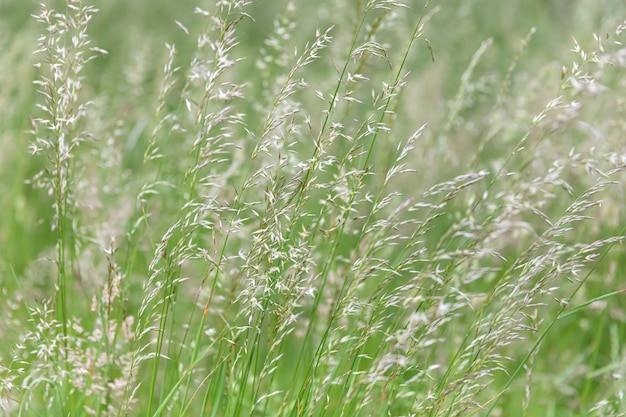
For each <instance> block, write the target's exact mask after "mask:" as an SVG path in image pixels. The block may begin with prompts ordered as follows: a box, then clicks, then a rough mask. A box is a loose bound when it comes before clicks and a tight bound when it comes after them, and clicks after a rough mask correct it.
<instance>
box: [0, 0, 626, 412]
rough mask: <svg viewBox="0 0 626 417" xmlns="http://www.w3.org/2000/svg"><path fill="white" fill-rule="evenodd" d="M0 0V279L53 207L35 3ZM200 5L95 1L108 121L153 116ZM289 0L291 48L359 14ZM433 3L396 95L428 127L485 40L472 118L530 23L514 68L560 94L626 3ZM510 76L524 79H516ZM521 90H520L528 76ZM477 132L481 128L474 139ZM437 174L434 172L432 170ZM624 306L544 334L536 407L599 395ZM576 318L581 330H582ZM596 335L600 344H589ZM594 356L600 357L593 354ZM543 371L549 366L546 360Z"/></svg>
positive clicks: (258, 18)
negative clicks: (169, 66) (43, 185)
mask: <svg viewBox="0 0 626 417" xmlns="http://www.w3.org/2000/svg"><path fill="white" fill-rule="evenodd" d="M0 1H1V2H0V178H2V181H1V182H0V207H2V208H3V215H2V216H0V254H1V257H0V273H1V274H2V275H1V278H0V280H1V281H2V285H3V287H6V286H10V285H12V284H11V282H12V281H13V276H17V277H20V276H22V274H23V273H24V271H25V270H26V269H27V268H28V267H30V266H31V265H32V264H33V262H34V261H35V260H36V259H37V258H39V257H41V256H42V255H43V254H45V253H46V251H47V250H49V248H50V246H51V245H53V242H54V235H53V233H52V232H51V231H50V227H49V218H47V216H49V215H50V214H49V213H50V199H49V197H48V196H47V195H46V194H45V193H44V192H43V191H41V190H34V189H33V188H32V186H31V185H29V184H27V183H26V180H28V179H30V178H31V177H32V176H33V175H34V174H35V173H36V172H37V171H38V170H39V169H40V168H41V166H40V164H41V160H40V159H35V158H31V157H30V156H29V155H28V144H29V142H30V141H31V136H30V135H29V134H28V133H26V130H28V129H29V128H30V117H31V115H33V114H34V113H35V112H36V110H35V104H36V103H38V102H39V100H40V98H39V97H38V95H37V93H36V89H35V86H33V84H32V81H33V80H34V79H35V78H36V76H37V74H36V72H35V70H34V69H33V67H32V64H33V62H34V60H35V58H33V56H32V51H33V50H34V49H36V41H37V37H38V36H39V34H40V33H41V31H42V30H43V28H42V27H41V25H39V24H37V23H36V22H35V21H34V19H32V18H31V17H30V15H31V14H33V13H37V12H38V2H36V1H29V0H14V1H9V0H0ZM49 3H50V4H51V7H53V8H54V7H57V8H62V7H64V6H63V3H62V2H58V1H57V2H49ZM203 3H204V2H202V1H192V0H176V1H166V0H132V1H129V0H108V1H104V2H94V4H95V5H96V6H97V7H98V8H99V9H100V13H99V15H98V16H97V17H96V18H95V19H94V21H93V24H92V25H91V27H90V32H89V36H90V37H91V39H92V42H93V45H94V46H98V47H100V48H103V49H105V50H107V51H108V52H109V54H108V55H107V56H106V57H102V58H99V59H98V60H97V61H95V62H94V63H92V64H90V65H89V66H88V67H87V68H86V70H85V73H84V75H85V77H86V79H87V80H88V81H87V82H86V83H85V86H86V90H87V95H90V96H93V97H96V98H100V99H101V100H102V101H101V103H100V104H99V105H102V106H106V107H107V108H108V109H109V111H111V112H113V114H112V116H111V119H110V120H115V119H125V118H131V119H132V120H126V122H127V123H128V124H129V125H130V126H134V127H140V126H141V125H142V120H143V119H142V118H148V117H150V116H151V115H152V113H153V111H154V108H153V106H154V102H155V101H156V97H157V94H158V83H159V82H160V78H161V74H162V67H163V64H164V62H165V59H166V57H167V51H166V49H165V47H164V45H165V43H166V42H167V43H173V44H175V45H176V47H177V50H178V54H179V56H180V59H181V61H183V60H185V57H190V56H191V55H192V54H193V52H194V51H195V49H196V48H195V41H194V40H193V39H189V38H188V37H187V35H186V34H185V33H184V32H183V31H182V30H181V29H180V28H179V27H178V26H177V25H176V24H175V20H178V21H180V22H181V23H183V24H184V25H185V26H186V27H188V28H189V29H190V30H191V31H192V32H193V31H198V30H199V29H200V28H201V25H203V24H204V20H202V19H200V18H198V16H194V15H193V13H192V12H193V8H194V6H196V5H198V6H200V7H202V4H203ZM295 3H296V5H297V7H296V10H297V13H298V14H299V16H298V17H297V20H298V28H297V31H296V33H295V36H297V38H294V39H293V40H292V42H293V44H294V45H295V46H297V45H303V44H304V43H305V42H306V41H308V40H310V39H311V38H312V37H313V36H314V31H315V29H316V28H325V27H327V26H329V25H332V24H334V25H336V26H337V27H336V28H335V30H334V32H333V33H337V34H338V35H337V36H338V38H339V39H341V36H342V35H340V34H341V33H343V32H348V31H347V30H346V31H343V32H342V30H343V29H347V28H350V27H352V25H353V24H354V22H353V21H352V20H351V19H353V16H354V13H353V11H352V9H353V7H354V5H355V4H356V2H354V1H347V0H343V1H322V0H319V1H311V0H299V1H296V2H295ZM414 3H415V6H414V8H413V10H408V11H407V14H406V19H409V20H411V19H415V17H416V16H417V14H418V10H420V8H421V7H422V2H414ZM209 4H212V2H209ZM284 7H285V2H283V1H278V0H265V1H255V2H252V4H251V5H250V6H249V9H248V10H249V13H250V15H251V16H253V17H254V20H248V19H246V20H245V21H243V22H242V24H241V25H240V27H238V38H239V40H240V41H241V43H242V47H241V48H239V49H238V51H239V52H238V53H239V54H241V55H242V56H246V57H248V58H249V59H248V62H245V63H244V64H243V65H242V66H241V68H242V71H254V68H253V65H254V57H255V56H256V55H258V50H259V48H261V47H262V46H263V41H264V39H266V37H267V36H269V34H270V33H271V31H272V27H273V21H274V20H275V19H276V16H277V14H278V13H279V12H281V11H282V10H283V9H284ZM431 9H433V10H437V11H436V13H434V14H433V15H432V18H431V20H430V21H429V22H428V23H427V26H426V28H425V35H424V37H425V38H427V39H428V40H429V42H430V45H432V49H433V55H434V59H435V62H434V63H433V62H432V60H431V57H430V52H429V50H428V48H427V46H426V44H425V43H424V42H419V43H418V44H417V46H416V53H414V54H413V55H412V56H411V62H410V63H409V65H408V68H410V70H411V71H412V77H413V80H418V81H416V82H415V83H414V84H415V85H414V86H412V87H411V88H410V89H409V90H408V92H407V93H406V94H405V96H404V97H403V100H404V101H405V103H408V104H407V105H406V107H405V109H404V111H405V112H410V113H411V114H412V119H413V120H414V121H415V125H420V124H423V123H429V125H431V126H434V128H433V129H434V130H435V134H436V133H437V132H436V130H437V129H438V126H442V125H443V124H445V121H446V118H447V116H448V114H449V111H450V107H451V102H452V101H453V100H454V97H455V94H456V93H457V91H458V89H459V86H460V85H461V76H462V74H463V72H464V71H465V69H466V68H467V65H468V63H469V62H470V60H471V57H472V56H473V54H474V53H475V51H476V50H477V49H478V48H479V47H480V45H481V43H482V42H484V41H485V40H486V39H489V38H491V39H493V45H492V46H491V48H490V49H488V50H487V51H486V52H485V54H484V55H483V57H482V59H481V60H480V62H479V63H478V65H477V68H476V69H475V71H474V72H475V74H477V75H476V76H475V78H476V79H479V81H480V79H481V78H482V79H484V80H483V81H484V82H483V83H482V85H484V90H481V89H480V86H481V82H477V88H478V90H477V91H475V93H474V97H473V102H472V103H471V105H467V106H464V107H463V109H462V113H463V115H464V116H466V117H468V118H469V117H470V116H472V115H481V114H486V113H487V112H488V111H489V110H490V109H491V107H492V105H493V96H494V94H495V93H496V92H497V91H496V90H497V88H498V86H499V85H500V82H501V81H502V79H503V78H504V76H505V73H506V71H507V68H508V67H509V65H510V64H511V62H512V61H513V60H514V59H515V56H516V54H517V53H518V51H519V49H520V45H521V43H522V40H523V39H524V38H525V37H526V36H527V34H528V33H529V31H530V30H531V28H533V27H534V28H535V29H536V33H535V34H534V36H533V37H532V39H531V41H530V44H529V45H528V47H527V48H526V50H525V51H524V53H523V56H522V58H521V59H520V61H519V65H518V67H517V68H516V70H515V71H516V73H520V74H523V73H526V74H530V78H534V79H535V80H545V81H546V83H545V84H543V85H542V84H541V82H543V81H541V82H540V83H539V84H532V85H531V84H529V89H541V88H543V89H544V90H545V91H547V92H549V94H547V96H548V97H554V96H556V95H558V93H559V90H558V89H559V85H560V75H561V74H560V71H561V67H562V66H563V65H570V63H571V60H572V59H573V56H572V52H571V47H572V45H573V41H572V38H573V37H575V38H576V39H578V40H579V42H580V43H581V44H582V45H583V46H586V47H593V45H594V44H593V38H592V36H591V35H592V33H597V34H599V35H600V36H605V34H607V33H611V32H612V31H613V30H614V29H615V27H616V26H617V25H618V24H620V23H622V22H623V21H624V19H625V18H626V2H625V1H623V0H446V1H436V0H435V1H433V2H432V3H431ZM403 46H404V45H399V47H403ZM391 47H393V45H391ZM326 64H329V62H326ZM517 82H520V83H521V82H523V79H522V81H520V80H518V81H517ZM517 88H521V89H523V86H522V87H520V86H519V85H518V86H517ZM251 94H252V95H255V94H256V95H262V94H263V92H262V91H253V92H252V93H251ZM542 99H543V97H541V98H540V99H539V100H538V102H537V103H534V102H531V103H530V104H529V106H528V107H527V108H525V111H526V112H528V113H529V114H532V113H533V112H534V111H537V110H539V109H541V108H542V106H543V105H545V102H544V101H543V100H542ZM520 111H521V110H520ZM411 128H412V127H411ZM411 128H407V130H410V129H411ZM441 130H442V133H441V134H442V135H444V133H445V135H446V142H445V143H446V144H448V146H459V148H458V152H459V153H463V152H466V151H467V149H466V147H467V148H470V149H471V148H472V146H473V145H475V143H476V142H475V141H474V140H473V139H476V140H478V139H479V134H478V133H476V132H472V131H471V129H467V130H463V129H460V130H459V131H454V129H452V131H446V132H443V130H445V129H441ZM455 135H458V136H459V137H461V136H463V137H465V136H469V137H470V138H471V139H472V140H470V141H469V142H467V141H466V142H463V141H455V140H454V138H455V137H456V136H455ZM472 135H477V136H476V137H475V138H473V137H472ZM450 144H453V145H450ZM141 156H142V150H141V149H139V150H132V149H131V150H129V152H128V154H127V155H125V156H124V158H125V167H126V169H128V171H129V175H132V172H133V170H134V169H135V167H136V165H137V164H140V163H141ZM447 162H450V161H447ZM441 165H442V168H441V170H442V171H444V170H449V171H450V173H451V174H456V173H458V172H462V171H465V170H467V166H458V167H456V166H454V164H449V163H445V162H444V163H442V164H441ZM441 176H442V175H441V173H438V177H441ZM444 177H445V175H444ZM409 186H410V185H409ZM616 216H618V218H617V219H613V223H617V225H619V224H622V223H623V221H624V220H625V217H624V213H623V212H622V213H617V214H616ZM604 226H606V225H605V224H603V227H604ZM442 227H445V225H443V226H442ZM616 232H617V231H616ZM621 259H622V262H621V263H618V264H611V265H609V266H608V267H607V268H606V269H607V272H606V273H607V283H608V284H607V283H603V282H597V283H593V284H591V285H590V286H589V288H588V292H587V293H586V294H587V296H588V297H596V296H598V295H599V294H602V293H605V292H607V291H610V290H614V289H616V288H608V289H607V288H606V285H613V284H614V283H615V280H614V278H613V277H614V274H615V270H618V271H619V270H622V271H623V270H625V268H626V260H625V259H624V257H623V251H622V258H621ZM611 268H612V270H611ZM624 305H626V303H624V301H623V300H622V301H621V302H619V303H618V304H617V305H616V306H615V308H613V309H607V310H602V311H601V312H598V313H597V316H594V314H595V313H593V312H592V313H591V314H590V315H588V316H586V317H584V318H583V319H582V320H579V319H577V318H571V319H568V320H566V321H565V322H563V323H562V324H560V327H559V329H558V331H557V332H556V333H554V334H552V335H551V337H550V338H549V340H546V342H545V345H546V346H547V347H546V354H545V356H544V357H543V358H542V359H541V361H540V362H541V363H542V364H543V365H544V366H551V365H553V366H554V376H555V379H554V380H552V381H549V382H548V383H546V384H545V385H543V387H544V388H543V389H545V390H547V392H549V391H550V390H552V391H553V392H555V393H557V392H558V393H559V395H560V397H559V398H561V399H564V400H563V401H561V402H558V403H548V404H541V405H542V406H543V405H545V406H546V407H547V408H546V409H545V410H543V409H542V408H540V407H537V409H536V411H535V413H536V414H534V415H542V414H540V413H541V411H545V414H543V415H556V416H558V415H568V414H567V410H568V409H573V408H575V407H577V406H580V405H581V404H580V402H579V400H580V399H579V398H578V393H579V392H581V391H584V390H587V391H589V390H592V391H594V390H595V391H597V393H598V395H600V396H601V395H603V394H605V392H603V389H604V382H603V380H601V379H593V378H591V379H588V380H584V379H583V378H582V377H581V374H580V372H579V369H577V368H576V366H579V365H580V364H581V363H585V362H588V361H591V360H593V361H596V362H597V363H598V364H600V365H602V364H603V363H610V362H611V361H614V360H615V357H616V356H615V355H617V356H618V357H619V355H620V354H621V348H620V347H618V348H616V347H615V345H617V344H621V340H624V337H626V333H625V327H624V322H625V320H626V319H625V317H624V311H623V306H624ZM580 328H584V329H586V330H588V331H586V332H585V333H584V336H581V337H579V334H580V330H579V329H580ZM562 340H567V341H568V347H569V348H571V349H572V352H580V357H577V359H578V360H579V361H578V362H576V361H573V362H570V363H563V358H562V357H565V358H568V359H569V360H572V358H570V357H569V356H568V355H565V356H563V354H562V352H561V351H560V350H558V349H556V350H550V349H549V346H550V344H551V343H554V344H556V345H559V342H560V341H562ZM598 344H601V345H602V346H603V348H602V349H595V348H594V347H595V346H597V345H598ZM597 352H600V353H599V354H598V353H597ZM592 354H593V355H595V356H594V357H590V356H589V355H592ZM618 359H619V358H618ZM570 365H571V367H570ZM546 373H547V374H550V373H551V370H547V372H546ZM544 382H545V381H544ZM517 395H518V394H513V395H512V396H513V397H514V398H511V402H512V403H515V404H518V403H519V402H520V398H515V397H516V396H517ZM590 397H592V396H590ZM585 400H586V399H585ZM586 405H588V404H586Z"/></svg>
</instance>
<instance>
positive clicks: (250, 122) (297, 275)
mask: <svg viewBox="0 0 626 417" xmlns="http://www.w3.org/2000/svg"><path fill="white" fill-rule="evenodd" d="M102 7H106V6H102ZM301 7H304V6H303V5H301V4H300V3H298V2H296V1H291V0H289V1H286V3H285V8H284V9H283V10H281V11H280V15H279V16H277V17H276V19H275V21H274V24H273V26H271V27H272V29H268V30H269V31H270V32H269V34H266V36H264V37H263V39H264V41H263V46H262V47H260V49H259V52H256V51H255V52H251V50H252V48H253V45H254V41H253V40H251V39H249V38H246V34H247V36H250V34H251V33H254V31H255V30H256V29H255V28H256V27H257V26H256V25H258V24H259V23H258V22H257V21H256V20H255V15H254V14H253V11H254V10H255V9H254V5H253V4H250V3H249V2H247V1H243V0H223V1H218V2H215V4H210V5H209V6H195V8H194V9H193V15H190V14H187V15H185V19H181V20H175V22H174V24H173V26H174V27H176V28H177V30H179V31H181V32H182V33H183V34H184V36H185V37H187V38H188V39H189V44H192V45H193V48H190V47H189V46H185V45H178V44H174V43H168V44H166V47H165V50H164V55H163V58H162V61H161V62H160V63H159V65H162V71H161V74H160V76H159V78H158V81H157V82H155V84H153V85H152V84H149V83H148V81H144V82H145V84H146V85H145V86H141V85H140V84H141V79H142V77H141V74H142V73H143V72H142V71H139V72H137V73H136V74H135V73H134V72H132V69H129V68H130V67H126V69H125V71H126V73H127V74H128V73H133V74H135V75H136V76H133V77H130V78H129V80H127V81H120V82H121V83H124V82H126V83H128V85H127V87H128V92H129V93H128V95H129V97H128V100H129V103H136V102H135V100H136V98H137V95H136V93H137V91H139V90H142V91H148V90H149V88H148V87H149V86H150V87H153V90H154V92H153V93H146V94H149V95H150V98H151V99H150V100H146V102H145V103H142V107H141V108H137V109H133V108H131V107H132V106H131V107H128V108H126V109H125V110H123V111H120V110H119V109H118V108H113V107H115V106H114V105H113V104H114V103H121V102H124V96H123V92H124V89H122V91H108V90H103V91H99V92H97V90H94V89H91V88H90V87H89V82H90V81H91V77H93V76H95V75H94V74H95V73H93V72H92V73H90V72H89V67H90V66H91V67H93V66H94V65H95V62H91V61H93V60H96V62H98V60H101V59H106V58H105V57H106V56H107V52H106V51H104V50H102V49H100V48H99V47H98V46H96V45H94V44H92V41H93V39H92V38H91V37H90V35H89V30H90V25H91V24H92V20H94V19H97V18H98V16H97V10H96V9H95V8H94V7H93V6H91V5H89V4H87V3H86V2H82V1H69V2H67V3H65V7H64V8H63V10H64V11H62V12H56V11H53V10H51V9H50V8H48V6H45V5H42V9H41V11H40V13H38V14H36V15H35V19H36V20H37V21H38V22H39V23H40V24H41V28H42V29H41V30H42V33H43V34H42V35H41V37H40V38H39V41H38V47H37V48H36V49H37V53H38V56H39V57H40V61H41V62H39V63H37V64H36V70H37V74H38V75H37V80H36V81H35V84H36V86H37V89H38V92H39V97H40V98H39V100H40V101H39V103H40V104H39V105H38V106H37V107H38V110H37V109H33V110H32V111H33V118H32V129H31V131H30V134H31V135H32V140H31V146H30V150H31V153H33V154H34V155H35V157H37V158H39V162H38V164H39V166H40V167H41V169H40V171H39V173H37V174H35V175H34V176H32V177H31V178H29V179H28V181H29V183H30V184H32V185H33V186H34V187H35V188H36V189H39V190H43V191H44V192H45V193H46V194H47V195H48V198H49V205H48V207H49V208H48V211H47V213H49V214H48V217H46V224H48V225H49V226H50V229H51V230H52V231H53V232H54V244H53V245H52V246H53V248H50V247H45V248H43V249H42V253H41V258H42V260H39V261H36V262H35V261H34V262H32V266H31V267H30V268H29V269H26V270H25V271H23V272H20V273H19V274H18V273H16V274H15V277H14V281H15V285H12V286H11V287H10V289H7V290H6V291H5V293H6V294H5V295H7V297H6V298H7V299H6V301H5V302H4V303H5V304H6V311H7V319H6V320H5V322H4V323H3V324H2V327H0V334H3V335H6V334H14V333H15V332H16V331H17V329H19V328H20V327H25V328H24V329H21V331H19V333H18V336H16V337H15V340H12V342H13V347H12V349H11V350H10V351H6V350H3V351H2V352H1V353H0V355H1V356H0V357H2V358H3V359H5V357H8V358H9V360H8V361H6V365H2V368H0V371H1V372H2V383H1V384H0V400H1V402H0V405H1V406H2V407H3V410H4V411H5V413H6V414H7V415H44V414H47V413H53V414H55V415H73V416H74V415H75V416H82V415H97V416H119V415H147V416H159V415H179V416H183V415H199V416H212V417H213V416H222V415H224V416H227V415H232V416H242V415H250V416H257V415H258V416H265V415H277V416H366V415H367V416H369V415H382V416H391V415H398V416H409V415H411V416H461V415H474V414H478V415H502V414H503V413H504V414H506V415H531V414H536V413H537V410H543V409H544V408H546V407H548V408H549V409H551V410H567V409H569V410H570V411H571V410H574V411H572V412H575V413H578V414H585V413H591V414H593V415H618V414H619V412H620V411H619V410H621V409H623V407H622V406H623V404H622V392H623V386H622V385H620V379H619V375H621V371H622V369H623V366H624V360H623V349H622V348H621V346H620V344H619V340H620V337H619V336H620V332H621V331H622V330H623V321H624V320H623V317H620V316H619V309H618V308H617V307H610V305H614V306H619V305H620V303H619V302H615V299H619V297H620V294H621V291H622V290H623V289H622V288H620V287H619V285H620V284H619V280H618V279H617V277H618V276H619V274H618V272H617V271H618V270H619V266H620V262H621V261H620V259H621V258H623V250H622V249H621V246H620V244H621V242H622V239H623V236H624V230H623V229H622V228H621V227H622V226H621V224H622V223H623V222H621V219H623V215H621V214H620V211H619V207H620V205H621V204H623V202H624V201H623V191H624V190H623V186H624V173H623V171H624V168H625V167H626V153H625V150H624V145H623V143H622V142H621V140H622V139H623V134H624V126H623V122H621V118H620V117H621V113H620V111H621V108H622V107H623V106H622V105H623V103H622V101H623V100H622V99H621V96H622V95H623V90H624V85H623V83H622V82H621V78H620V74H622V73H623V71H624V68H625V67H626V63H625V61H624V48H623V47H622V44H621V43H620V42H621V41H620V40H621V39H623V33H622V32H623V30H624V24H623V25H620V26H618V28H617V30H616V31H615V32H614V33H612V34H610V35H607V37H608V39H606V38H603V37H601V36H594V41H595V45H594V46H593V50H591V52H590V51H589V50H585V48H583V47H582V46H581V45H580V44H579V43H578V42H575V43H574V47H573V52H574V54H575V57H576V58H575V59H576V60H575V61H574V62H573V63H572V64H571V65H570V66H565V67H563V68H562V70H561V69H559V71H557V72H554V71H553V72H551V71H547V72H545V73H543V74H542V73H537V74H532V76H530V77H529V75H528V74H527V73H524V72H521V71H518V65H519V63H520V62H521V61H522V60H523V59H524V54H525V53H527V51H528V50H529V49H530V48H532V36H533V34H534V33H535V30H534V29H533V30H531V31H530V32H529V35H528V36H527V37H526V38H525V39H523V40H522V46H521V47H520V49H519V51H518V53H517V55H513V56H512V59H511V62H512V63H510V64H509V65H508V70H506V71H505V72H504V73H503V74H502V77H501V80H499V81H498V77H497V76H496V75H494V74H489V76H480V77H478V78H477V77H476V76H475V74H476V73H477V72H478V71H479V69H480V63H481V60H482V59H483V57H484V56H486V54H488V52H489V48H490V47H492V41H486V42H483V43H482V44H480V46H479V47H478V49H477V51H476V52H475V53H474V55H473V58H471V59H469V60H468V67H467V69H466V70H465V71H463V72H462V75H461V76H460V84H459V88H458V92H457V93H456V94H455V95H454V96H453V98H452V100H451V101H450V104H449V105H447V106H445V111H443V112H441V114H440V116H439V117H438V118H437V117H433V121H434V123H430V124H428V123H426V122H427V120H426V119H427V118H426V117H424V118H422V117H420V115H419V109H420V106H423V104H419V105H418V104H416V103H422V101H421V99H420V97H419V96H417V97H416V96H414V95H413V94H412V92H413V91H415V90H414V85H416V84H417V85H421V84H423V83H424V81H423V80H420V78H419V76H418V75H417V74H414V73H412V71H411V69H412V67H414V66H415V67H419V66H420V65H424V64H423V63H422V61H423V62H427V63H428V65H437V62H438V61H439V60H440V59H441V58H439V57H440V56H441V53H440V52H439V50H437V48H436V47H433V45H435V46H436V37H435V36H436V35H437V32H436V31H435V30H433V31H432V33H431V30H430V29H429V22H431V20H432V19H434V16H435V15H436V13H443V11H440V10H439V9H438V8H437V7H434V5H431V2H430V1H426V2H425V4H422V5H420V6H419V7H417V6H416V5H414V4H408V3H407V4H405V3H403V2H400V1H390V0H373V1H368V2H362V1H356V2H354V4H351V5H350V7H349V8H346V9H345V10H344V8H345V7H346V6H345V5H339V6H337V7H336V9H335V10H334V12H335V13H336V16H334V17H336V19H333V20H334V22H332V23H329V24H328V25H327V26H320V28H319V29H317V30H315V29H312V30H311V32H310V33H308V34H306V36H304V37H302V36H300V35H299V34H298V32H299V24H301V21H300V20H299V18H300V16H299V13H298V11H299V10H300V9H299V8H301ZM319 7H320V8H321V9H323V8H324V7H325V6H324V4H321V5H320V6H319ZM59 10H60V9H59ZM442 10H443V9H442ZM322 12H324V10H322ZM325 12H326V13H329V11H328V10H326V11H325ZM341 18H345V20H342V19H341ZM342 22H343V23H342ZM345 22H349V23H345ZM268 27H269V26H268ZM111 55H113V54H111ZM102 56H104V57H102ZM444 59H445V58H444ZM433 61H434V62H433ZM129 65H130V64H129ZM133 65H134V64H133ZM141 65H142V66H145V65H148V64H147V63H145V62H144V63H142V64H141ZM88 75H89V76H88ZM426 82H427V81H426ZM545 85H551V86H553V87H554V88H553V89H552V91H549V90H548V89H546V88H545ZM481 95H483V97H480V96H481ZM481 100H482V101H484V102H482V103H481ZM620 106H622V107H620ZM424 114H430V113H429V112H424ZM598 138H602V139H603V140H602V141H600V142H599V141H598ZM620 250H621V252H620ZM620 257H621V258H620ZM621 264H623V262H621ZM42 277H43V279H42ZM41 281H43V282H44V283H42V284H38V286H39V287H40V288H35V287H36V286H37V285H35V284H33V282H41ZM46 281H47V282H52V283H53V284H52V285H50V284H45V282H46ZM35 290H36V291H35ZM33 294H41V295H39V296H40V297H41V299H40V300H39V301H37V300H35V299H34V298H33ZM10 296H14V297H17V298H16V300H13V299H12V298H11V297H10ZM614 302H615V304H609V303H614ZM592 306H593V307H594V308H593V309H592ZM578 315H581V316H582V318H581V319H580V327H582V328H583V330H584V331H583V332H582V334H583V335H584V338H585V339H587V338H588V337H590V338H592V345H591V347H584V348H581V350H577V348H578V347H579V346H568V345H567V344H568V343H567V342H565V343H557V342H558V338H559V334H560V333H563V334H566V335H567V337H565V336H563V337H564V338H565V339H568V340H570V341H571V340H576V337H577V335H578V334H579V333H580V329H578V328H577V326H579V325H578V324H576V323H573V322H571V320H573V319H574V318H576V317H577V316H578ZM598 315H600V317H601V318H600V320H601V322H605V321H610V322H611V327H610V329H611V330H610V333H609V336H607V337H609V338H610V348H609V349H607V348H606V347H605V345H604V343H603V338H604V337H605V336H604V331H603V328H602V327H601V326H595V325H594V324H593V321H594V320H597V319H598V318H597V316H598ZM622 316H623V315H622ZM562 323H563V324H562ZM585 326H586V327H585ZM554 343H556V344H555V345H554V347H552V346H551V345H552V344H554ZM572 345H575V343H572ZM606 354H608V355H609V358H608V359H607V358H606V357H605V356H604V355H606ZM555 355H556V356H557V357H558V356H562V358H563V359H564V360H567V361H571V363H572V364H574V365H576V366H577V367H578V369H576V370H574V371H573V373H574V375H575V377H576V378H578V379H579V381H576V382H573V383H571V384H570V385H568V386H567V388H568V389H564V385H563V384H561V385H560V384H559V383H560V381H561V380H560V377H563V378H564V376H563V375H564V373H565V371H562V370H560V369H559V370H555V369H552V368H551V365H552V364H554V363H559V364H560V365H562V363H561V362H558V361H557V360H555ZM3 362H4V361H3ZM608 373H612V375H613V377H614V378H613V380H610V379H608V378H606V379H603V380H602V382H603V383H604V384H605V385H604V388H603V389H599V388H594V387H593V381H595V380H596V379H597V378H599V377H605V376H606V375H607V374H608ZM555 374H559V378H554V376H555Z"/></svg>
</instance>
